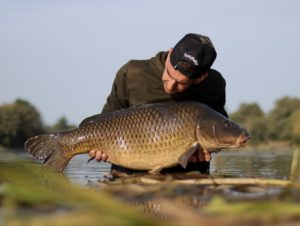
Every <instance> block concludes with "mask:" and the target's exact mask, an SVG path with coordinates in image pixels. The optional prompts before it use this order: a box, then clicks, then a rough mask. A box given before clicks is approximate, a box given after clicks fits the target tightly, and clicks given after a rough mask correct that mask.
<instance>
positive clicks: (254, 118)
mask: <svg viewBox="0 0 300 226" xmlns="http://www.w3.org/2000/svg"><path fill="white" fill-rule="evenodd" d="M230 118H231V119H232V120H233V121H235V122H237V123H239V124H240V125H242V126H243V127H245V128H246V129H247V130H248V132H249V133H250V135H251V137H252V140H251V143H252V144H257V143H259V142H262V141H265V140H266V139H267V134H266V117H265V114H264V112H263V111H262V110H261V108H260V107H259V105H258V104H257V103H249V104H246V103H243V104H241V105H240V107H239V109H238V110H237V111H236V112H235V113H233V114H231V115H230Z"/></svg>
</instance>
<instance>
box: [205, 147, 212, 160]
mask: <svg viewBox="0 0 300 226" xmlns="http://www.w3.org/2000/svg"><path fill="white" fill-rule="evenodd" d="M203 153H204V160H205V161H206V162H209V161H210V160H211V154H210V153H209V151H207V150H205V149H203Z"/></svg>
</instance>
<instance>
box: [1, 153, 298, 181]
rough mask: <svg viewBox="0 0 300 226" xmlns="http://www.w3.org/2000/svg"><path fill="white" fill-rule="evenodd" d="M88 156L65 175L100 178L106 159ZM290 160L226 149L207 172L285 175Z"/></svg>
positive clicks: (215, 156) (105, 169)
mask: <svg viewBox="0 0 300 226" xmlns="http://www.w3.org/2000/svg"><path fill="white" fill-rule="evenodd" d="M18 153H19V155H20V156H22V157H26V154H25V153H23V152H20V151H19V152H18ZM88 159H89V156H88V155H78V156H75V157H74V158H73V159H72V160H71V161H70V163H69V164H68V166H67V168H66V169H65V171H64V173H65V175H66V176H67V177H68V178H69V179H70V180H71V181H73V182H75V183H78V184H80V185H84V186H85V185H87V184H88V183H89V182H95V181H98V180H101V179H103V178H104V177H105V175H107V174H109V171H110V164H109V163H103V162H101V163H98V162H96V161H91V162H90V163H88V164H87V160H88ZM291 160H292V151H291V150H282V151H280V150H276V151H256V150H253V151H248V150H247V151H246V150H240V151H232V150H230V151H226V150H225V151H222V152H220V153H218V154H213V155H212V161H211V168H210V175H212V176H215V177H218V176H222V177H223V176H226V177H259V178H276V179H287V178H288V177H289V174H290V166H291ZM10 161H11V162H12V161H13V159H12V158H11V157H10V156H8V155H7V154H6V153H5V152H0V164H1V162H10Z"/></svg>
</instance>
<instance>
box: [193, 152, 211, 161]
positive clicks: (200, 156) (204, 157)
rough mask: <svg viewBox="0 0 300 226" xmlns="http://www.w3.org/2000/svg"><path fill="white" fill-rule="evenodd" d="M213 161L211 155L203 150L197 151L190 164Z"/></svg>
mask: <svg viewBox="0 0 300 226" xmlns="http://www.w3.org/2000/svg"><path fill="white" fill-rule="evenodd" d="M210 160H211V154H210V153H209V152H208V151H207V150H205V149H201V150H198V151H196V152H195V153H194V154H193V155H192V156H191V157H190V159H189V161H190V162H194V163H196V162H209V161H210Z"/></svg>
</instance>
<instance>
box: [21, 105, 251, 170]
mask: <svg viewBox="0 0 300 226" xmlns="http://www.w3.org/2000/svg"><path fill="white" fill-rule="evenodd" d="M248 139H250V136H249V134H248V133H247V131H246V130H245V129H243V128H242V127H240V126H239V125H238V124H236V123H234V122H233V121H230V120H229V119H227V118H226V117H224V116H223V115H221V114H220V113H218V112H216V111H214V110H213V109H211V108H210V107H208V106H207V105H205V104H201V103H197V102H168V103H155V104H146V105H142V106H138V107H131V108H127V109H122V110H118V111H115V112H111V113H103V114H98V115H95V116H92V117H89V118H87V119H85V120H83V121H82V123H81V124H80V125H79V127H78V128H76V129H73V130H70V131H65V132H60V133H52V134H49V135H39V136H35V137H32V138H30V139H28V140H27V141H26V142H25V150H27V151H28V152H29V153H30V154H31V155H32V156H33V157H34V158H36V159H38V160H41V161H42V162H43V165H44V166H47V167H51V168H53V169H54V170H56V171H59V172H62V171H63V170H64V168H65V167H66V165H67V164H68V162H69V160H70V159H71V158H72V157H73V156H75V155H77V154H81V153H88V152H89V151H90V150H92V149H97V150H102V151H103V152H104V153H105V154H106V155H107V156H108V160H109V161H110V162H111V163H114V164H116V165H120V166H123V167H126V168H130V169H137V170H148V171H149V172H150V173H157V172H159V171H160V170H161V169H163V168H168V167H172V166H174V165H177V164H180V165H182V166H183V167H184V168H185V167H186V165H187V162H188V159H189V158H190V157H191V155H192V154H193V153H194V152H195V151H196V150H197V149H199V148H203V149H207V150H208V151H212V150H214V149H220V148H236V147H242V146H245V144H246V142H247V140H248Z"/></svg>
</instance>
